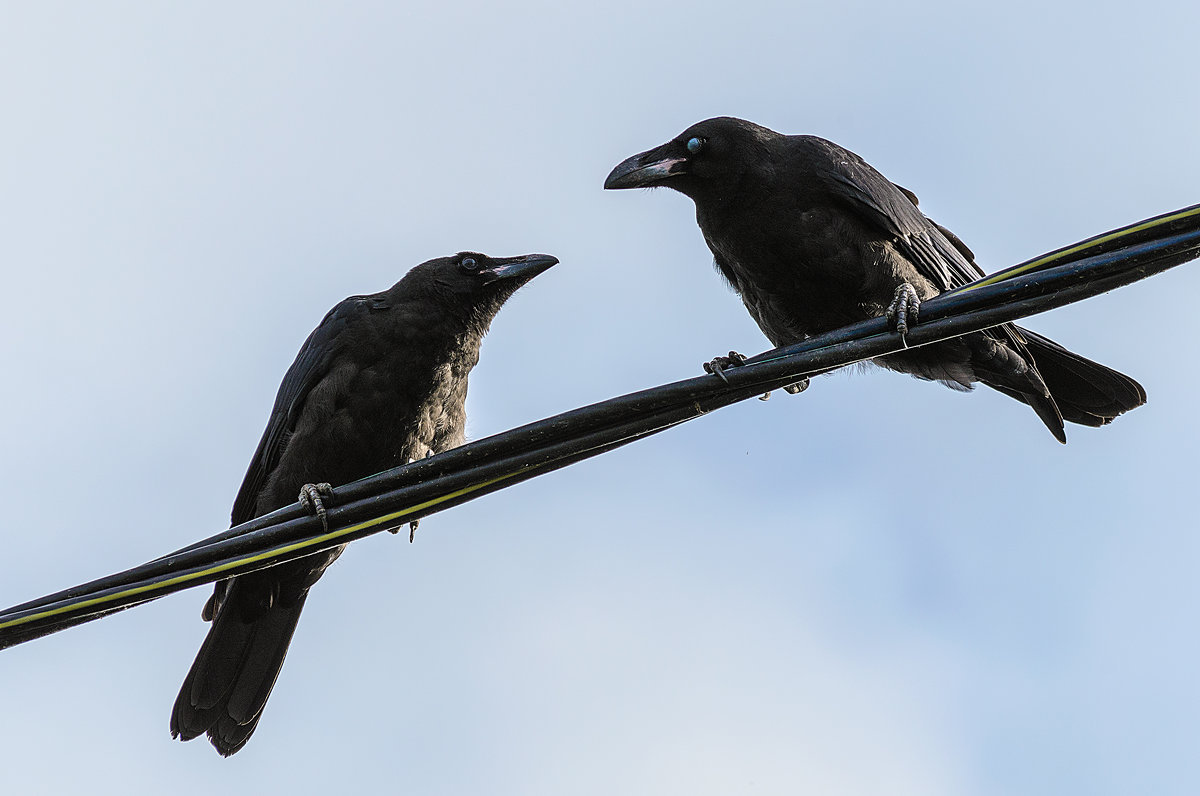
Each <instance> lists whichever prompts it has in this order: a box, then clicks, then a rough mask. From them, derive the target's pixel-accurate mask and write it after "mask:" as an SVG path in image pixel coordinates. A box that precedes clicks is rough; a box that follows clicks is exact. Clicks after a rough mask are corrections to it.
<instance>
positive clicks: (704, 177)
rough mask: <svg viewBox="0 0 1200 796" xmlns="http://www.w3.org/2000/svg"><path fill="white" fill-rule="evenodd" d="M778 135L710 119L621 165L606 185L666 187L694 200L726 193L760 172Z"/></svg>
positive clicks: (743, 123) (729, 120) (723, 119)
mask: <svg viewBox="0 0 1200 796" xmlns="http://www.w3.org/2000/svg"><path fill="white" fill-rule="evenodd" d="M780 137H781V136H780V135H779V133H776V132H774V131H772V130H768V129H767V128H765V127H760V126H759V125H757V124H754V123H753V122H747V121H745V120H743V119H734V118H732V117H730V116H719V117H717V118H715V119H708V120H706V121H703V122H698V123H696V124H693V125H692V126H691V127H689V128H688V129H686V130H684V131H683V132H682V133H680V134H679V135H677V136H676V137H675V138H673V139H671V140H670V141H668V142H667V143H665V144H663V145H662V146H658V147H655V148H654V149H651V150H648V151H646V152H642V153H641V154H638V155H634V156H633V157H631V158H627V159H626V160H624V161H622V162H621V163H620V164H619V165H618V166H617V167H616V168H615V169H613V170H612V173H610V174H609V175H608V179H606V180H605V181H604V187H605V188H654V187H657V186H659V185H663V186H666V187H668V188H674V189H675V190H677V191H679V192H681V193H684V194H687V195H688V196H690V197H692V198H693V199H695V198H699V197H701V196H706V195H709V194H712V193H719V192H724V191H726V190H728V189H729V188H731V187H732V186H734V185H736V184H737V183H738V182H740V181H741V179H742V178H743V177H744V176H745V175H747V174H749V173H750V172H752V171H753V170H755V169H756V168H760V167H766V166H767V163H766V161H767V155H768V148H769V145H770V143H771V142H772V141H773V140H774V139H777V138H780Z"/></svg>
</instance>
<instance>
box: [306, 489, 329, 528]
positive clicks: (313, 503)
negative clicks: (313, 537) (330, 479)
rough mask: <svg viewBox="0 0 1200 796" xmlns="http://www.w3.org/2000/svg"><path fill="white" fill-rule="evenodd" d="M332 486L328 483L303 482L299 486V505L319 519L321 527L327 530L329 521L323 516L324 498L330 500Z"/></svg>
mask: <svg viewBox="0 0 1200 796" xmlns="http://www.w3.org/2000/svg"><path fill="white" fill-rule="evenodd" d="M332 498H333V487H332V486H330V485H329V484H305V485H304V486H302V487H300V505H301V506H303V507H304V508H305V509H307V510H308V511H309V512H310V513H312V514H315V515H316V516H317V517H318V518H319V519H320V520H321V527H322V528H324V529H325V530H326V531H328V530H329V521H328V520H327V519H326V518H325V503H324V502H323V501H322V499H324V500H332Z"/></svg>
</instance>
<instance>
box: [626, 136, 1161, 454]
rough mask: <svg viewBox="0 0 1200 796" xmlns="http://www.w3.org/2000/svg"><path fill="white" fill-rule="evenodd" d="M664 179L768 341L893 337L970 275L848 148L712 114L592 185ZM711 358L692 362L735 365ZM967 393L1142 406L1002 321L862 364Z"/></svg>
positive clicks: (1100, 372)
mask: <svg viewBox="0 0 1200 796" xmlns="http://www.w3.org/2000/svg"><path fill="white" fill-rule="evenodd" d="M660 185H663V186H666V187H668V188H674V189H675V190H677V191H679V192H680V193H683V194H685V195H687V196H689V197H691V199H692V200H693V201H694V202H695V203H696V220H697V222H698V223H699V225H700V231H701V232H702V233H703V234H704V240H705V242H707V243H708V247H709V248H710V249H711V250H712V253H713V256H714V257H715V259H716V264H717V267H718V268H719V269H720V271H721V273H722V274H723V275H724V277H725V278H726V279H727V280H728V281H729V283H730V284H731V285H732V286H733V288H734V289H735V290H736V291H737V292H738V294H739V295H740V296H741V297H742V301H743V303H745V305H746V309H748V310H749V311H750V314H751V316H753V317H754V320H755V321H757V323H758V326H759V328H760V329H762V331H763V333H764V334H766V336H767V337H768V338H769V339H770V340H771V342H772V343H773V344H774V345H776V346H780V345H787V344H789V343H796V342H799V341H800V340H803V339H804V338H806V337H809V336H811V335H814V334H819V333H821V332H826V331H829V330H831V329H836V328H838V327H840V326H844V325H846V324H849V323H852V322H855V321H861V320H864V319H867V318H872V317H877V316H879V315H884V314H886V315H887V316H888V318H889V319H891V320H892V322H893V323H894V324H895V326H896V329H897V331H898V332H899V333H900V334H901V335H904V334H905V333H906V332H907V330H908V325H909V324H910V323H914V322H916V320H917V313H918V308H919V306H920V301H921V299H926V298H929V297H931V296H934V295H937V294H938V293H941V292H943V291H946V290H950V289H951V288H955V287H959V286H961V285H964V284H966V283H968V282H972V281H974V280H975V279H978V278H979V277H981V276H983V275H984V274H983V271H982V270H981V269H980V268H979V266H978V265H976V264H975V257H974V255H973V254H972V253H971V250H970V249H968V248H967V247H966V246H965V245H964V244H963V242H962V241H960V240H959V239H958V238H957V237H956V236H955V235H954V234H953V233H952V232H950V230H948V229H946V228H945V227H942V226H940V225H939V224H937V223H935V222H934V221H932V220H931V219H929V218H927V217H926V216H925V215H924V214H923V213H922V212H921V211H920V210H919V209H918V208H917V197H916V196H915V195H913V193H912V192H911V191H908V190H906V189H904V188H901V187H900V186H898V185H895V184H893V183H891V182H889V181H888V180H887V179H886V178H885V177H884V176H883V175H881V174H880V173H879V172H878V171H876V170H875V169H873V168H872V167H871V166H869V165H868V164H867V163H866V161H864V160H863V159H862V158H860V157H859V156H858V155H856V154H854V153H853V152H851V151H849V150H847V149H843V148H842V147H840V146H838V145H837V144H834V143H832V142H830V141H826V140H825V139H823V138H817V137H816V136H810V135H782V134H780V133H776V132H774V131H773V130H768V129H767V128H765V127H760V126H759V125H757V124H753V123H752V122H747V121H743V120H741V119H734V118H730V117H720V118H716V119H709V120H707V121H703V122H700V123H698V124H695V125H692V126H691V127H689V128H688V129H687V130H685V131H684V132H683V133H681V134H679V135H678V136H676V137H675V138H674V139H672V140H671V141H668V142H667V143H665V144H663V145H662V146H659V147H656V148H654V149H651V150H649V151H647V152H643V153H641V154H639V155H634V156H633V157H631V158H628V159H627V160H625V161H624V162H622V163H621V164H619V165H618V166H617V167H616V168H615V169H613V170H612V173H611V174H609V175H608V179H607V180H606V181H605V183H604V187H605V188H646V187H655V186H660ZM739 360H740V355H738V354H736V353H735V352H730V357H718V358H717V359H715V360H713V362H711V363H709V364H708V365H706V366H705V367H706V369H708V370H710V371H712V372H716V373H718V375H719V374H720V371H721V368H723V367H728V366H729V365H731V364H737V363H738V361H739ZM875 362H876V363H877V364H879V365H882V366H883V367H885V368H889V369H891V370H897V371H901V372H904V373H911V374H912V375H914V376H917V377H918V378H921V379H929V380H933V381H940V382H942V383H943V384H946V385H948V386H950V387H953V388H955V389H960V390H969V389H971V387H972V385H973V384H974V383H975V382H983V383H984V384H986V385H988V386H989V387H992V388H994V389H996V390H999V391H1000V392H1002V393H1004V394H1005V395H1009V396H1012V397H1013V398H1016V399H1017V400H1019V401H1024V402H1025V403H1027V404H1029V405H1030V406H1031V407H1033V410H1034V411H1035V412H1037V414H1038V417H1040V418H1041V419H1042V422H1043V423H1045V424H1046V427H1047V428H1049V429H1050V431H1051V433H1053V434H1054V436H1055V437H1056V438H1058V440H1059V441H1060V442H1066V441H1067V437H1066V433H1065V432H1064V430H1063V421H1064V420H1068V421H1070V422H1072V423H1081V424H1083V425H1086V426H1101V425H1104V424H1105V423H1108V422H1110V421H1111V420H1112V419H1113V418H1115V417H1116V416H1117V415H1119V414H1121V413H1123V412H1127V411H1129V410H1130V409H1133V408H1135V407H1137V406H1141V405H1142V404H1143V403H1145V402H1146V393H1145V391H1144V390H1143V389H1142V387H1141V385H1140V384H1138V383H1137V382H1136V381H1134V380H1133V379H1131V378H1129V377H1128V376H1126V375H1124V374H1122V373H1118V372H1116V371H1115V370H1111V369H1109V368H1106V367H1104V366H1103V365H1100V364H1098V363H1096V362H1092V361H1091V360H1088V359H1084V358H1083V357H1081V356H1079V355H1077V354H1074V353H1072V352H1070V351H1068V350H1067V349H1065V348H1063V347H1062V346H1060V345H1058V344H1057V343H1055V342H1053V341H1051V340H1047V339H1046V338H1045V337H1042V336H1041V335H1038V334H1035V333H1033V332H1030V331H1027V330H1025V329H1021V328H1019V327H1017V326H1014V325H1012V324H1004V325H1002V326H998V327H996V328H993V329H989V330H987V331H984V332H977V333H975V334H969V335H964V336H963V337H958V338H955V339H953V340H947V341H943V342H940V343H935V344H932V345H928V346H923V347H920V348H913V349H911V350H908V351H902V352H899V353H896V354H890V355H888V356H885V357H880V358H879V359H877V360H875Z"/></svg>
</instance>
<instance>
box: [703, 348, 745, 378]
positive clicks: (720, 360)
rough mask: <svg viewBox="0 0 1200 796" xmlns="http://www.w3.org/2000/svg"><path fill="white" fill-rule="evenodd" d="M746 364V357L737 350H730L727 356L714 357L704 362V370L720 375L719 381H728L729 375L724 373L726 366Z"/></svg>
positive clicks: (733, 366) (732, 366)
mask: <svg viewBox="0 0 1200 796" xmlns="http://www.w3.org/2000/svg"><path fill="white" fill-rule="evenodd" d="M744 364H746V357H745V356H744V355H743V354H739V353H738V352H737V351H730V352H729V356H724V357H714V358H712V359H710V360H709V361H708V362H705V363H704V372H705V373H711V374H713V375H714V376H720V377H721V381H723V382H725V383H726V384H728V383H729V377H728V376H726V375H725V369H726V368H736V367H738V366H739V365H744Z"/></svg>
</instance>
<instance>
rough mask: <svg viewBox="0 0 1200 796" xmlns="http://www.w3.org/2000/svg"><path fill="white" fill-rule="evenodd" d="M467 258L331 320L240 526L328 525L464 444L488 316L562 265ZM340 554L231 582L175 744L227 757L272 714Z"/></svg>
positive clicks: (288, 379) (213, 610)
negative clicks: (316, 520)
mask: <svg viewBox="0 0 1200 796" xmlns="http://www.w3.org/2000/svg"><path fill="white" fill-rule="evenodd" d="M557 262H558V260H557V259H555V258H554V257H551V256H549V255H544V254H529V255H525V256H523V257H509V258H503V259H501V258H492V257H488V256H487V255H484V254H479V253H476V252H462V253H459V254H456V255H454V256H453V257H443V258H440V259H436V260H430V261H428V262H425V263H422V264H420V265H418V266H416V267H415V268H413V269H412V270H411V271H409V272H408V273H407V274H406V275H405V276H404V278H403V279H401V280H400V281H399V282H397V283H396V284H395V285H393V286H392V287H391V288H389V289H388V290H385V291H383V292H381V293H374V294H372V295H369V296H351V297H350V298H348V299H346V300H345V301H342V302H341V303H339V304H338V305H337V306H335V307H334V308H333V309H332V310H330V312H329V314H327V315H326V316H325V319H324V320H323V321H321V325H320V326H318V327H317V328H316V330H315V331H313V333H312V334H311V335H309V337H308V340H306V341H305V343H304V345H303V346H302V347H301V349H300V353H299V355H298V356H297V357H296V361H295V362H293V363H292V366H291V367H290V368H289V369H288V372H287V375H285V376H284V378H283V384H282V385H281V386H280V388H279V393H278V395H277V397H276V399H275V406H274V408H273V409H272V410H271V417H270V419H269V420H268V421H267V428H266V431H265V432H264V433H263V436H262V440H261V441H260V442H259V443H258V449H257V450H256V451H255V452H254V458H253V459H252V460H251V462H250V467H249V469H248V470H247V471H246V476H245V478H244V480H243V481H242V487H241V489H240V490H239V492H238V495H237V499H236V500H235V501H234V504H233V524H234V525H237V524H239V523H242V522H245V521H246V520H249V519H251V518H252V517H257V516H260V515H263V514H266V513H268V512H271V511H274V510H275V509H278V508H281V507H283V506H286V505H288V504H290V503H293V502H295V501H296V496H297V494H299V495H300V501H301V502H302V503H303V504H305V505H306V506H307V507H308V508H309V509H310V510H311V511H313V512H314V513H315V514H317V515H318V516H319V517H321V520H322V522H323V523H324V522H325V521H326V514H325V502H326V501H328V500H329V499H330V498H331V497H332V495H333V491H332V489H331V487H330V484H346V483H349V482H351V481H355V480H358V479H360V478H365V477H366V476H369V475H373V474H375V473H378V472H380V471H382V470H386V469H388V468H391V467H397V466H399V465H402V464H405V463H407V462H409V461H412V460H414V459H421V458H423V457H425V456H427V455H430V454H434V453H440V452H441V451H444V450H447V449H449V448H453V447H454V446H456V445H460V444H461V443H462V442H463V440H464V435H465V427H466V409H465V405H464V404H465V401H466V397H467V376H468V374H469V373H470V372H471V368H472V367H474V366H475V363H476V362H478V361H479V346H480V343H481V342H482V340H483V336H484V334H485V333H486V332H487V330H488V326H489V325H490V324H491V322H492V319H493V318H494V317H495V316H496V313H497V312H499V310H500V307H501V306H502V305H503V304H504V302H505V301H506V300H507V299H508V298H509V297H510V296H511V295H512V294H513V293H514V292H516V290H517V288H519V287H521V286H522V285H523V284H525V283H526V282H528V281H529V280H530V279H532V278H533V277H535V276H537V275H538V274H540V273H542V272H543V271H545V270H546V269H547V268H550V267H551V266H552V265H554V264H555V263H557ZM340 553H341V548H337V549H334V550H331V551H329V552H323V553H317V554H314V555H310V556H306V557H304V558H300V559H297V560H296V561H292V562H289V563H286V564H280V565H278V566H274V567H269V568H267V569H264V570H261V571H258V572H253V573H250V574H247V575H240V576H238V577H236V578H231V579H229V580H225V581H221V582H219V583H218V584H217V585H216V588H215V590H214V593H213V595H212V597H211V598H209V600H208V602H207V604H205V606H204V610H203V614H202V615H203V617H204V619H205V620H206V621H211V622H212V627H211V629H210V630H209V632H208V637H207V638H205V640H204V643H203V645H201V647H200V652H199V653H198V654H197V656H196V660H195V662H194V663H193V664H192V668H191V671H189V672H188V675H187V678H186V679H185V680H184V682H183V687H182V688H181V689H180V691H179V696H178V698H177V699H176V700H175V707H174V710H173V712H172V715H171V735H172V736H173V737H176V738H180V739H182V740H185V741H188V740H191V739H192V738H195V737H197V736H199V735H200V734H202V733H206V732H207V733H208V738H209V740H210V741H211V742H212V745H213V746H214V747H216V749H217V751H218V752H219V753H220V754H222V755H224V756H229V755H232V754H233V753H235V752H237V751H238V750H239V749H241V748H242V746H243V745H244V744H245V743H246V741H247V740H249V738H250V735H251V734H252V733H253V732H254V729H255V727H256V726H257V725H258V720H259V718H261V716H262V710H263V706H264V705H265V704H266V702H267V697H268V696H270V694H271V688H272V687H273V686H274V684H275V678H276V677H277V676H278V675H279V670H280V668H281V667H282V666H283V659H284V655H285V654H286V653H287V648H288V644H289V642H290V641H291V639H292V634H293V633H294V632H295V630H296V622H297V621H298V620H299V619H300V611H301V609H302V608H303V607H304V601H305V600H306V599H307V597H308V590H309V589H310V588H311V587H312V585H313V584H314V583H316V582H317V579H318V578H320V577H321V574H322V573H323V572H324V571H325V568H326V567H328V566H329V565H330V564H332V563H333V561H334V560H335V559H336V558H337V557H338V555H339V554H340Z"/></svg>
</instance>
